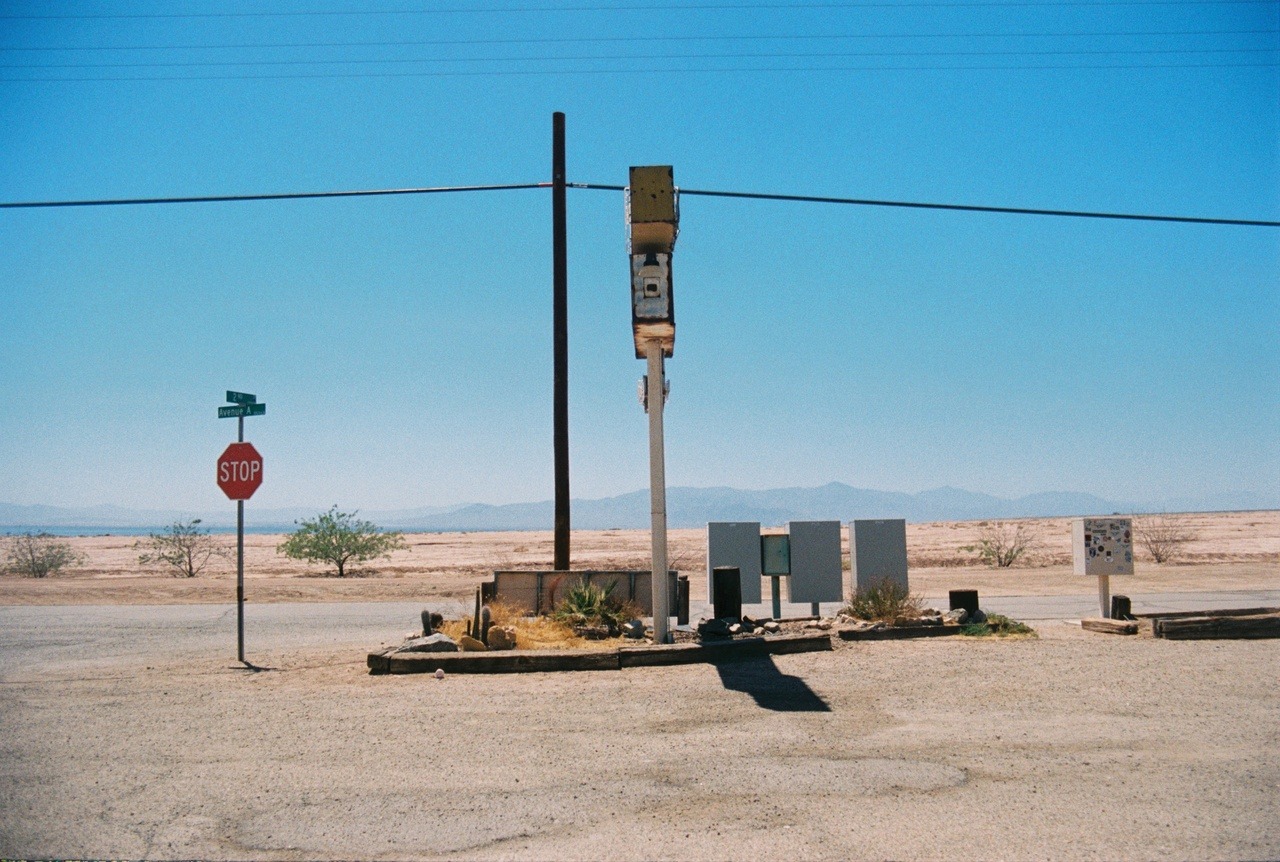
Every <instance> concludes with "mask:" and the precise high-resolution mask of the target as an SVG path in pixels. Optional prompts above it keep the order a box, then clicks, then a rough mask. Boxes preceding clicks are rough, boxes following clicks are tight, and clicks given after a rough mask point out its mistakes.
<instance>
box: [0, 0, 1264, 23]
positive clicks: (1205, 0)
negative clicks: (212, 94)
mask: <svg viewBox="0 0 1280 862" xmlns="http://www.w3.org/2000/svg"><path fill="white" fill-rule="evenodd" d="M1273 2H1275V0H1053V2H1047V3H1046V2H1036V0H922V2H906V3H892V2H865V3H708V4H694V5H690V4H662V3H653V4H638V5H577V6H512V7H491V8H486V7H482V8H461V7H452V8H437V9H312V10H294V11H289V12H161V13H104V14H99V15H0V20H8V21H97V20H122V19H127V20H160V19H187V18H301V17H356V16H359V17H365V16H369V17H373V16H387V15H458V14H517V13H558V12H722V11H733V12H741V11H747V12H749V11H756V10H759V11H777V10H783V11H785V10H803V9H826V10H837V11H839V10H856V9H903V8H909V9H971V8H1009V7H1031V8H1046V9H1053V8H1062V7H1067V6H1077V7H1093V6H1255V5H1264V4H1267V3H1273Z"/></svg>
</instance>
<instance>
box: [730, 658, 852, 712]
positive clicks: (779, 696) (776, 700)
mask: <svg viewBox="0 0 1280 862" xmlns="http://www.w3.org/2000/svg"><path fill="white" fill-rule="evenodd" d="M716 672H717V673H719V674H720V682H722V683H723V684H724V687H725V688H727V689H729V690H730V691H741V692H743V693H745V694H749V695H751V698H752V699H753V700H754V701H755V702H756V705H757V706H759V707H760V708H762V709H772V710H774V711H775V712H831V707H830V706H829V705H828V704H827V702H826V701H825V700H823V699H822V698H821V697H820V696H819V695H818V693H817V692H815V691H814V690H813V689H811V688H809V684H808V683H806V682H805V681H804V680H803V679H801V678H800V677H798V676H788V675H787V674H785V673H783V672H782V671H780V670H778V666H777V665H776V664H774V663H773V657H772V656H761V657H759V658H751V659H743V660H739V661H732V662H717V663H716Z"/></svg>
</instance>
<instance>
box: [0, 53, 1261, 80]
mask: <svg viewBox="0 0 1280 862" xmlns="http://www.w3.org/2000/svg"><path fill="white" fill-rule="evenodd" d="M1277 51H1280V48H1151V49H1138V50H1111V51H1108V50H1087V51H823V52H808V53H782V52H768V53H761V52H739V53H732V54H728V53H726V54H658V55H655V54H644V55H639V54H637V55H634V56H632V57H628V56H618V55H605V54H579V55H567V56H557V57H511V56H506V57H421V58H410V59H371V58H364V57H360V58H352V59H334V60H241V61H235V60H189V61H183V62H156V63H0V69H187V68H211V67H222V66H349V65H375V64H385V65H392V64H399V65H403V64H406V63H433V64H439V63H522V62H544V63H550V62H571V61H572V62H578V61H585V60H615V61H616V60H626V59H636V60H641V59H644V60H744V59H745V60H761V59H778V60H782V59H788V60H793V59H814V58H847V57H1091V56H1110V57H1117V56H1154V55H1167V54H1274V53H1277ZM23 80H28V79H25V78H24V79H23ZM32 80H34V79H32ZM139 80H149V79H139ZM193 80H194V79H193Z"/></svg>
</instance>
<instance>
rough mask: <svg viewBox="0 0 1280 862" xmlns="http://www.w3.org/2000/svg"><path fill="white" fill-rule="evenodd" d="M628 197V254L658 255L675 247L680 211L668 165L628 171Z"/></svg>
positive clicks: (633, 168)
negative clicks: (657, 253)
mask: <svg viewBox="0 0 1280 862" xmlns="http://www.w3.org/2000/svg"><path fill="white" fill-rule="evenodd" d="M630 179H631V184H630V186H629V187H628V188H629V195H628V207H629V212H630V216H629V222H630V226H631V253H632V254H643V253H646V252H657V251H662V252H666V253H667V254H670V253H671V250H672V249H673V248H674V247H675V244H676V230H677V226H678V224H679V222H680V208H679V204H678V203H677V200H676V187H675V175H674V172H673V170H672V168H671V165H650V166H647V167H632V168H631V177H630Z"/></svg>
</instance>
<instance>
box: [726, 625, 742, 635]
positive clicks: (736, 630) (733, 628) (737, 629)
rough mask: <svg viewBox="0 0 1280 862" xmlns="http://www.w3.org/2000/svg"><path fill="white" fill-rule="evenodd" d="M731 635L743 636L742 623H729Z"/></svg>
mask: <svg viewBox="0 0 1280 862" xmlns="http://www.w3.org/2000/svg"><path fill="white" fill-rule="evenodd" d="M729 634H731V635H740V634H742V623H729Z"/></svg>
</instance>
